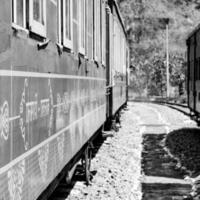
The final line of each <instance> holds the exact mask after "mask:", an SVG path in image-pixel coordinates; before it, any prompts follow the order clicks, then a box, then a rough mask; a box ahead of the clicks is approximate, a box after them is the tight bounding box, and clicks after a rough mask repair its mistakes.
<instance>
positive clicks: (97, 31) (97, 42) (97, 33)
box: [94, 0, 101, 61]
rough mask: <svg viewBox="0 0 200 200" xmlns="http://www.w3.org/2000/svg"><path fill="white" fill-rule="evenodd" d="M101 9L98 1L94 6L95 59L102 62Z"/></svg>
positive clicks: (98, 0) (97, 0)
mask: <svg viewBox="0 0 200 200" xmlns="http://www.w3.org/2000/svg"><path fill="white" fill-rule="evenodd" d="M100 7H101V1H100V0H96V1H95V4H94V20H95V23H94V59H95V60H96V61H100V59H101V58H100V57H101V52H100V39H101V37H100V35H101V33H100Z"/></svg>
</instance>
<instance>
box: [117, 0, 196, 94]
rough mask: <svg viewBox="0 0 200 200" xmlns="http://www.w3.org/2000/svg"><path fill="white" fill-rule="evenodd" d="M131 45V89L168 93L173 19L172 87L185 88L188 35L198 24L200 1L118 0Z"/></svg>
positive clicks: (151, 92) (152, 92) (143, 91)
mask: <svg viewBox="0 0 200 200" xmlns="http://www.w3.org/2000/svg"><path fill="white" fill-rule="evenodd" d="M118 2H119V5H120V10H121V12H122V15H123V17H124V21H125V27H126V30H127V35H128V41H129V45H130V57H131V58H130V61H131V66H132V68H131V69H134V70H132V72H131V87H132V88H134V89H135V91H136V92H139V93H140V94H142V93H145V92H146V91H147V94H149V95H165V93H166V61H165V60H166V44H165V43H166V19H169V55H170V56H169V63H170V66H169V68H170V85H171V87H177V88H179V90H181V88H183V86H184V85H185V71H186V56H185V55H186V45H185V40H186V38H187V35H188V34H189V33H190V32H191V31H192V30H193V29H194V27H195V26H197V25H198V23H199V19H200V12H199V9H200V3H199V1H198V0H159V1H158V0H118Z"/></svg>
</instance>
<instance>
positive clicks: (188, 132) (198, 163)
mask: <svg viewBox="0 0 200 200" xmlns="http://www.w3.org/2000/svg"><path fill="white" fill-rule="evenodd" d="M166 147H167V148H168V149H169V152H170V153H171V154H172V155H173V156H174V157H176V158H177V159H178V161H179V164H180V166H181V167H182V168H185V169H187V170H189V172H190V173H191V174H190V175H191V176H196V175H197V174H200V129H198V128H184V129H179V130H175V131H173V132H171V133H169V134H168V135H167V138H166Z"/></svg>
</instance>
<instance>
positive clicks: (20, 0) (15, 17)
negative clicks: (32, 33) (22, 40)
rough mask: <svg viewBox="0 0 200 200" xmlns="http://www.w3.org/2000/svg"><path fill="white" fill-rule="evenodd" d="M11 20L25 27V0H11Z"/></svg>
mask: <svg viewBox="0 0 200 200" xmlns="http://www.w3.org/2000/svg"><path fill="white" fill-rule="evenodd" d="M12 8H13V9H12V22H13V23H14V24H16V25H18V26H20V27H22V28H25V27H26V0H12Z"/></svg>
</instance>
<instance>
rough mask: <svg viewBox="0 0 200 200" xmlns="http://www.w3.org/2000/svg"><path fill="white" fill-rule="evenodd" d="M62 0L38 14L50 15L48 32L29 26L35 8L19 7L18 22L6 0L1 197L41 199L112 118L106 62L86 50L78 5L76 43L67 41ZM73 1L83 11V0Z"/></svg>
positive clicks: (0, 61)
mask: <svg viewBox="0 0 200 200" xmlns="http://www.w3.org/2000/svg"><path fill="white" fill-rule="evenodd" d="M91 1H92V0H91ZM13 2H21V3H22V2H27V1H15V0H13ZM30 2H32V1H30ZM35 2H38V1H35ZM60 2H61V1H48V0H46V1H45V0H44V1H43V3H44V5H45V13H46V15H44V16H43V17H41V18H40V19H39V18H37V19H36V16H38V14H39V13H36V15H35V16H34V17H33V16H32V17H33V19H32V21H34V23H35V24H37V23H38V20H41V19H43V20H42V21H41V23H40V25H41V35H40V33H39V32H37V31H38V30H37V26H34V23H33V26H32V27H31V24H29V25H30V27H29V26H26V25H27V24H28V23H29V22H30V21H29V17H28V18H25V17H24V16H30V15H31V13H26V14H25V13H23V14H25V15H24V16H21V15H20V16H18V15H15V16H17V17H16V19H15V21H13V22H14V24H13V26H12V24H11V16H10V13H11V12H10V11H11V1H2V5H3V6H1V8H0V11H1V12H0V23H1V26H0V29H1V28H2V31H0V41H1V43H0V75H1V76H0V83H1V87H0V94H1V95H0V107H1V110H2V111H1V113H0V116H1V117H2V118H1V119H3V121H4V123H1V125H0V130H1V135H0V155H1V156H0V177H1V179H0V185H1V186H2V187H1V188H0V199H16V198H18V197H19V199H20V200H33V199H36V198H37V197H38V196H39V195H40V193H41V192H42V191H43V190H44V189H45V188H46V187H47V186H48V184H49V183H50V182H51V181H52V180H53V179H54V178H55V176H57V174H58V173H59V172H60V170H61V169H62V168H63V167H64V166H65V165H66V163H67V162H69V160H70V159H71V158H72V157H74V156H75V155H76V153H77V152H78V151H79V150H80V149H81V147H82V146H83V145H84V144H85V143H86V142H87V141H88V139H89V138H90V137H92V136H93V134H94V133H95V131H97V129H98V128H99V127H101V125H102V124H103V123H104V121H105V120H106V98H105V87H106V74H105V68H103V67H102V66H101V62H100V61H98V63H94V61H93V60H91V59H89V60H88V59H85V56H86V55H85V56H84V55H80V54H78V53H79V50H78V47H79V46H78V41H77V40H76V39H77V38H78V31H79V30H78V23H80V21H79V20H78V19H77V15H76V14H74V13H73V12H72V13H73V14H74V15H73V16H74V19H73V20H72V21H73V23H72V25H73V26H72V27H71V28H72V29H73V31H72V33H73V34H74V35H73V38H74V40H72V47H71V49H70V48H68V47H66V46H65V45H64V44H63V38H60V36H61V35H62V33H63V34H64V32H62V31H60V24H59V23H62V22H59V18H61V17H60V15H61V13H62V12H59V11H60V10H59V5H60V4H59V3H60ZM65 2H68V3H71V5H70V6H71V7H70V8H71V9H72V10H73V9H74V10H76V11H77V12H78V9H75V7H76V6H78V5H77V4H76V3H77V2H79V1H75V0H73V1H71V0H70V1H65ZM72 3H73V4H72ZM21 6H22V7H23V6H25V4H21ZM26 6H28V7H27V9H23V10H24V11H25V10H28V11H30V10H29V9H31V8H32V9H36V8H37V6H35V7H34V6H33V5H32V6H31V5H27V4H26ZM18 8H20V6H19V7H17V6H15V8H14V10H15V12H18V11H17V9H18ZM23 8H25V7H23ZM1 9H2V10H1ZM32 11H33V10H32ZM34 11H35V12H37V10H34ZM74 12H75V11H74ZM2 13H3V14H2ZM78 13H79V12H78ZM15 14H18V13H15ZM20 17H21V18H20ZM90 17H91V18H92V19H93V16H90ZM45 18H46V23H45ZM91 18H90V19H91ZM19 19H21V21H20V20H19ZM18 20H19V21H18ZM23 20H25V21H26V23H24V22H25V21H23ZM91 21H92V20H91ZM18 22H19V23H18ZM43 23H44V24H43ZM11 26H12V28H11ZM30 28H31V29H30ZM99 30H100V29H99ZM65 33H66V34H68V35H67V36H69V32H65ZM10 38H11V41H10ZM10 46H11V50H10ZM11 51H12V58H10V56H11ZM87 57H89V58H90V57H91V56H87ZM91 122H92V123H91ZM19 177H20V179H19V180H18V178H19ZM14 180H18V182H15V181H14ZM2 195H3V196H2Z"/></svg>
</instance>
